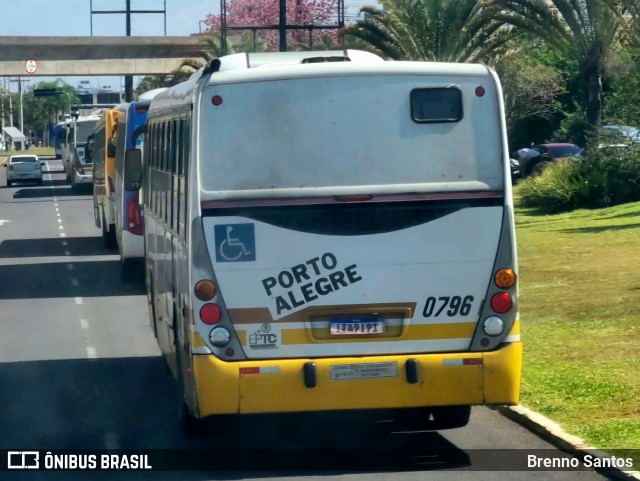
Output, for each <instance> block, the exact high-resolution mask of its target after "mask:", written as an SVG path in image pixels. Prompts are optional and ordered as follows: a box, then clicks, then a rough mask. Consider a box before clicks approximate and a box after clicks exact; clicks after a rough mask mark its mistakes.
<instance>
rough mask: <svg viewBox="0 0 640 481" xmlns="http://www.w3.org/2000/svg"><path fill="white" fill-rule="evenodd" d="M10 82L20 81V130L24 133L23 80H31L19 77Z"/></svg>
mask: <svg viewBox="0 0 640 481" xmlns="http://www.w3.org/2000/svg"><path fill="white" fill-rule="evenodd" d="M9 82H18V97H19V100H20V132H21V133H22V135H24V109H23V102H22V82H31V80H28V79H24V80H23V79H22V77H18V80H9ZM11 124H12V126H13V119H11ZM24 142H25V141H24V140H23V141H22V150H24Z"/></svg>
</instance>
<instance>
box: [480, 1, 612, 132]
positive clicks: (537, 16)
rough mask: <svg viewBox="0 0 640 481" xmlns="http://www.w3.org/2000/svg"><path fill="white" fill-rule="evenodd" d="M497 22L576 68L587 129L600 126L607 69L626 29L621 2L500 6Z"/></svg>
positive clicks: (494, 6)
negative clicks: (530, 37) (538, 41)
mask: <svg viewBox="0 0 640 481" xmlns="http://www.w3.org/2000/svg"><path fill="white" fill-rule="evenodd" d="M492 9H493V10H494V14H493V15H494V18H495V19H496V20H498V21H500V22H502V23H503V24H504V25H505V26H515V27H516V28H517V29H521V30H523V31H525V32H529V33H530V34H532V35H535V36H537V37H539V38H541V39H542V40H543V41H544V42H545V43H546V44H547V45H549V46H550V47H551V48H553V49H555V50H557V51H558V52H560V53H561V54H562V55H564V56H566V57H567V58H569V59H574V60H575V61H576V62H577V64H578V69H579V75H580V84H581V85H580V95H581V98H580V105H581V108H582V110H583V113H584V117H585V119H586V122H587V124H588V126H589V127H590V128H591V129H592V130H593V128H594V127H596V126H598V125H599V124H600V121H601V118H602V106H603V86H602V85H603V79H604V76H605V65H606V63H607V60H608V59H609V58H610V57H611V55H612V54H613V52H614V51H615V49H616V48H617V46H618V40H619V37H618V34H619V33H620V30H621V28H622V26H623V21H622V20H621V19H622V18H623V17H622V11H621V9H620V2H619V1H617V0H499V1H496V2H494V3H493V4H492Z"/></svg>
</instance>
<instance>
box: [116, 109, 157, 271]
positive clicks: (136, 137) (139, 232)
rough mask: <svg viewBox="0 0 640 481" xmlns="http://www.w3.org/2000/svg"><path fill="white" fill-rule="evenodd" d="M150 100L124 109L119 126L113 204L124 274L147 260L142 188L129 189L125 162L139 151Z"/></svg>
mask: <svg viewBox="0 0 640 481" xmlns="http://www.w3.org/2000/svg"><path fill="white" fill-rule="evenodd" d="M150 103H151V102H150V101H149V100H144V101H141V102H131V103H129V104H124V105H122V106H121V109H122V114H121V115H120V117H119V119H118V123H117V137H118V149H117V152H116V161H115V168H114V186H115V187H114V188H115V194H114V199H115V200H114V204H115V216H116V237H117V242H118V249H119V251H120V261H121V266H122V269H123V270H122V273H123V275H124V276H125V277H127V276H129V275H132V274H134V272H135V264H136V263H139V261H140V260H141V259H142V258H143V257H144V238H143V218H142V206H141V205H140V201H139V192H140V189H139V188H137V189H127V188H126V187H125V185H124V162H125V156H126V153H127V151H129V150H133V149H140V148H141V144H142V141H143V138H144V125H145V122H146V120H147V112H148V110H149V105H150Z"/></svg>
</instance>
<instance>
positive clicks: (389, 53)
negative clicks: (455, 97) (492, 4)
mask: <svg viewBox="0 0 640 481" xmlns="http://www.w3.org/2000/svg"><path fill="white" fill-rule="evenodd" d="M383 5H384V7H385V8H384V10H378V9H375V8H373V7H369V6H365V7H363V8H362V9H361V12H362V13H364V14H365V19H364V20H360V21H358V22H357V23H355V24H354V25H352V26H350V27H347V28H346V29H345V30H344V31H343V35H346V36H347V37H348V36H351V37H356V38H358V39H361V40H364V41H365V42H367V43H369V44H370V45H371V46H373V47H374V49H375V50H377V52H378V53H380V54H382V55H383V56H385V57H389V58H392V59H394V60H427V61H447V62H474V61H479V60H482V59H486V58H487V57H488V56H489V55H492V54H495V53H496V52H497V51H498V50H499V49H500V48H503V47H504V46H505V44H506V42H507V41H508V39H509V38H510V37H511V36H512V35H511V32H510V30H509V29H507V28H501V27H502V25H503V24H502V23H501V22H499V21H496V20H494V19H493V18H492V17H490V16H488V15H487V13H488V11H489V10H490V9H487V8H485V6H484V3H483V1H482V0H384V1H383Z"/></svg>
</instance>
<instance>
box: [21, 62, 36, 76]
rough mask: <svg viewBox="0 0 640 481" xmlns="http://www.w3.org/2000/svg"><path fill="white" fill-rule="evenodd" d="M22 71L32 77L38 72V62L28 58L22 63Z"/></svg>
mask: <svg viewBox="0 0 640 481" xmlns="http://www.w3.org/2000/svg"><path fill="white" fill-rule="evenodd" d="M24 70H25V71H26V72H27V73H28V74H29V75H33V74H34V73H36V72H37V71H38V62H36V61H35V60H34V59H32V58H30V59H28V60H26V61H25V62H24Z"/></svg>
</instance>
